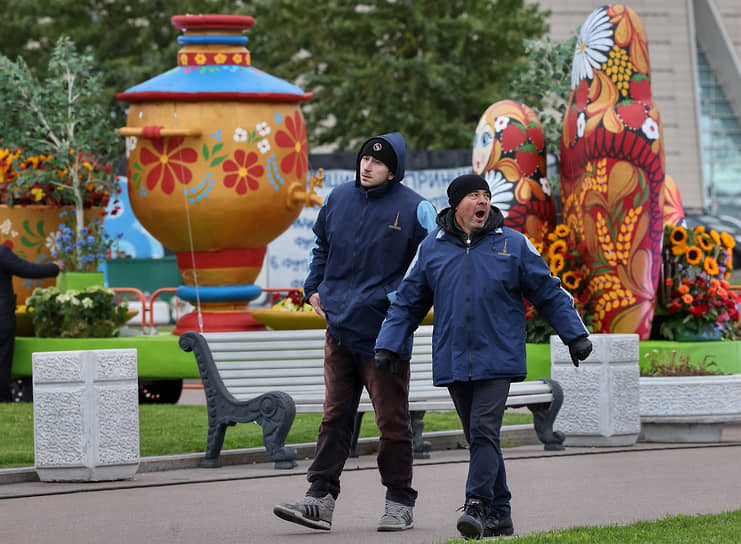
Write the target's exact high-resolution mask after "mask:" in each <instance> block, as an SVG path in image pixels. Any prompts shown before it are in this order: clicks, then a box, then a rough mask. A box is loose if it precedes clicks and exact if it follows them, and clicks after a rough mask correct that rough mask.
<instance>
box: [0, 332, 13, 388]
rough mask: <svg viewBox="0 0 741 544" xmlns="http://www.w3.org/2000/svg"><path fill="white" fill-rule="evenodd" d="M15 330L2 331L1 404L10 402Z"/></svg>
mask: <svg viewBox="0 0 741 544" xmlns="http://www.w3.org/2000/svg"><path fill="white" fill-rule="evenodd" d="M14 347H15V329H14V328H13V329H0V402H10V401H11V400H12V399H11V396H10V382H11V380H10V372H11V368H12V366H13V349H14Z"/></svg>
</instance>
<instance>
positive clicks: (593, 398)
mask: <svg viewBox="0 0 741 544" xmlns="http://www.w3.org/2000/svg"><path fill="white" fill-rule="evenodd" d="M589 339H590V340H591V341H592V344H593V350H592V354H591V355H590V356H589V357H588V358H587V359H586V360H585V361H582V362H581V363H580V366H579V367H578V368H577V367H574V365H573V363H572V362H571V357H570V356H569V349H568V347H566V346H565V345H564V344H563V342H561V339H560V338H559V337H558V336H551V379H553V380H556V381H557V382H558V383H559V384H561V388H562V389H563V396H564V400H563V405H562V406H561V410H560V411H559V412H558V416H557V417H556V422H555V424H554V428H556V429H558V430H559V431H562V432H564V433H565V434H566V440H565V442H564V444H565V445H566V446H631V445H633V444H635V442H636V440H638V434H639V433H640V429H641V421H640V416H639V412H638V405H639V399H638V395H639V390H638V378H639V375H640V370H639V367H638V358H639V343H638V335H637V334H592V335H590V337H589Z"/></svg>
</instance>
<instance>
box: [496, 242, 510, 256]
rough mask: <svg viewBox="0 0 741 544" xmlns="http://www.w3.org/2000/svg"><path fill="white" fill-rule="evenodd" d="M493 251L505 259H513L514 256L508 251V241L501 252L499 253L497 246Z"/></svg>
mask: <svg viewBox="0 0 741 544" xmlns="http://www.w3.org/2000/svg"><path fill="white" fill-rule="evenodd" d="M491 249H492V250H493V251H496V254H497V255H502V256H504V257H511V256H512V254H511V253H509V252H508V251H507V240H505V241H504V245H503V246H502V249H500V250H499V251H497V246H496V244H495V245H494V247H492V248H491Z"/></svg>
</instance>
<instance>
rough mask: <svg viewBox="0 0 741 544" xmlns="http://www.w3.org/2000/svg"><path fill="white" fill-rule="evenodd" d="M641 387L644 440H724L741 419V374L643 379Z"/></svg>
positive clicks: (642, 433) (641, 436)
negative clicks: (729, 426) (731, 425)
mask: <svg viewBox="0 0 741 544" xmlns="http://www.w3.org/2000/svg"><path fill="white" fill-rule="evenodd" d="M640 390H641V404H640V412H641V435H640V438H639V439H640V440H645V441H647V442H720V440H721V435H722V432H723V427H724V426H725V424H726V423H728V422H730V421H741V374H730V375H724V376H676V377H674V376H673V377H659V378H640Z"/></svg>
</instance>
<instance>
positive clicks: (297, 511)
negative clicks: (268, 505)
mask: <svg viewBox="0 0 741 544" xmlns="http://www.w3.org/2000/svg"><path fill="white" fill-rule="evenodd" d="M332 512H334V497H333V496H332V495H330V494H329V493H327V494H326V495H325V496H324V497H322V498H321V499H318V498H316V497H310V496H309V495H306V496H305V497H303V498H301V499H299V500H297V501H296V502H294V503H286V502H282V503H280V504H279V505H277V506H275V507H273V513H274V514H275V515H276V516H278V517H279V518H281V519H284V520H286V521H291V522H293V523H298V524H299V525H305V526H306V527H311V528H312V529H322V530H324V531H329V530H330V529H331V528H332Z"/></svg>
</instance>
